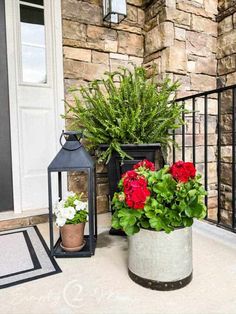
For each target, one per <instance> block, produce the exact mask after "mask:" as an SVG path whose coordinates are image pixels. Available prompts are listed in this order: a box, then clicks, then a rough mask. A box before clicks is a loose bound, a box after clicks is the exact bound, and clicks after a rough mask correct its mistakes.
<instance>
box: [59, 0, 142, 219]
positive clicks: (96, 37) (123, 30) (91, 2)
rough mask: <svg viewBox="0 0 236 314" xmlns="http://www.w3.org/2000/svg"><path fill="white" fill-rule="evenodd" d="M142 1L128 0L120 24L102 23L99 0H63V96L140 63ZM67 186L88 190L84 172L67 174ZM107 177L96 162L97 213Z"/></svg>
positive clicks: (102, 208) (103, 208) (105, 203)
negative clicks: (72, 88)
mask: <svg viewBox="0 0 236 314" xmlns="http://www.w3.org/2000/svg"><path fill="white" fill-rule="evenodd" d="M142 5H143V1H141V0H128V6H127V18H126V19H125V20H124V21H123V22H122V23H121V24H119V25H113V24H112V25H110V24H108V23H104V21H103V17H102V1H100V0H85V1H79V0H62V30H63V52H64V83H65V98H66V100H67V101H68V102H69V103H71V104H72V103H73V99H72V97H71V95H70V94H69V93H68V92H67V91H68V88H69V87H70V86H77V87H80V86H81V85H84V84H87V83H88V82H90V81H92V80H94V79H101V78H102V77H103V75H104V72H105V71H114V70H116V69H117V68H118V67H119V66H129V65H130V64H131V63H133V64H136V65H141V64H142V62H143V51H144V33H143V26H144V10H143V7H142ZM69 189H72V190H74V191H79V192H81V191H82V192H84V193H85V195H86V191H87V180H86V176H85V175H84V174H80V175H79V176H78V175H77V174H74V173H72V174H70V180H69ZM107 195H108V179H107V169H106V167H105V166H104V165H97V207H98V212H99V213H101V212H105V211H107V210H108V207H109V204H108V196H107Z"/></svg>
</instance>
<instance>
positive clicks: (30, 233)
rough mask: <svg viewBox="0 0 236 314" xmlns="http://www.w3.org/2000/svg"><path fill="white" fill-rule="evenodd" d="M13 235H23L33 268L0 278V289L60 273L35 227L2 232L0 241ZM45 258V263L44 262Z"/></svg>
mask: <svg viewBox="0 0 236 314" xmlns="http://www.w3.org/2000/svg"><path fill="white" fill-rule="evenodd" d="M13 233H22V234H23V236H24V239H25V242H26V244H27V247H28V250H29V254H30V257H31V259H32V263H33V266H34V267H33V268H31V269H28V270H25V269H24V270H22V271H20V272H17V273H9V275H4V276H2V277H0V289H3V288H7V287H11V286H15V285H18V284H22V283H25V282H28V281H32V280H36V279H40V278H43V277H47V276H51V275H54V274H58V273H60V272H62V270H61V269H60V267H59V266H58V264H57V262H56V261H55V259H54V258H53V257H52V256H51V254H50V251H49V249H48V247H47V244H46V242H45V241H44V239H43V237H42V235H41V233H40V231H39V230H38V228H37V226H29V227H25V228H19V229H14V230H7V231H2V232H0V241H1V237H2V236H4V235H9V234H13ZM45 257H46V259H47V261H45ZM6 262H7V261H6ZM24 276H25V278H24Z"/></svg>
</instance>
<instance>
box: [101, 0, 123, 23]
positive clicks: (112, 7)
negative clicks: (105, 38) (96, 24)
mask: <svg viewBox="0 0 236 314" xmlns="http://www.w3.org/2000/svg"><path fill="white" fill-rule="evenodd" d="M103 7H104V8H103V11H104V20H105V21H107V22H110V23H116V24H118V23H120V22H121V21H122V20H123V19H124V18H125V17H126V13H127V8H126V0H104V1H103Z"/></svg>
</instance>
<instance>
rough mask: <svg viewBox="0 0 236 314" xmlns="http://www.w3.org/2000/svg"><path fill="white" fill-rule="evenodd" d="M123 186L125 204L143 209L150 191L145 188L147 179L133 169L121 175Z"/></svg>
mask: <svg viewBox="0 0 236 314" xmlns="http://www.w3.org/2000/svg"><path fill="white" fill-rule="evenodd" d="M123 186H124V193H125V202H126V204H127V205H128V206H129V207H131V208H133V209H143V208H144V205H145V202H146V200H147V197H148V196H149V195H150V191H149V190H148V189H147V180H146V179H145V178H144V177H143V176H140V175H138V173H137V172H136V171H134V170H130V171H127V172H126V173H125V174H124V175H123Z"/></svg>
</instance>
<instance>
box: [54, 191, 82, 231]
mask: <svg viewBox="0 0 236 314" xmlns="http://www.w3.org/2000/svg"><path fill="white" fill-rule="evenodd" d="M82 194H83V193H82ZM82 194H80V195H78V194H76V193H73V192H68V195H67V196H66V197H65V198H64V199H62V200H60V201H58V202H57V203H56V204H55V206H54V209H53V211H54V214H55V216H56V225H57V226H59V227H62V226H64V225H65V224H67V225H72V224H79V223H82V222H86V221H87V217H88V202H84V201H82V200H81V197H82Z"/></svg>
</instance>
